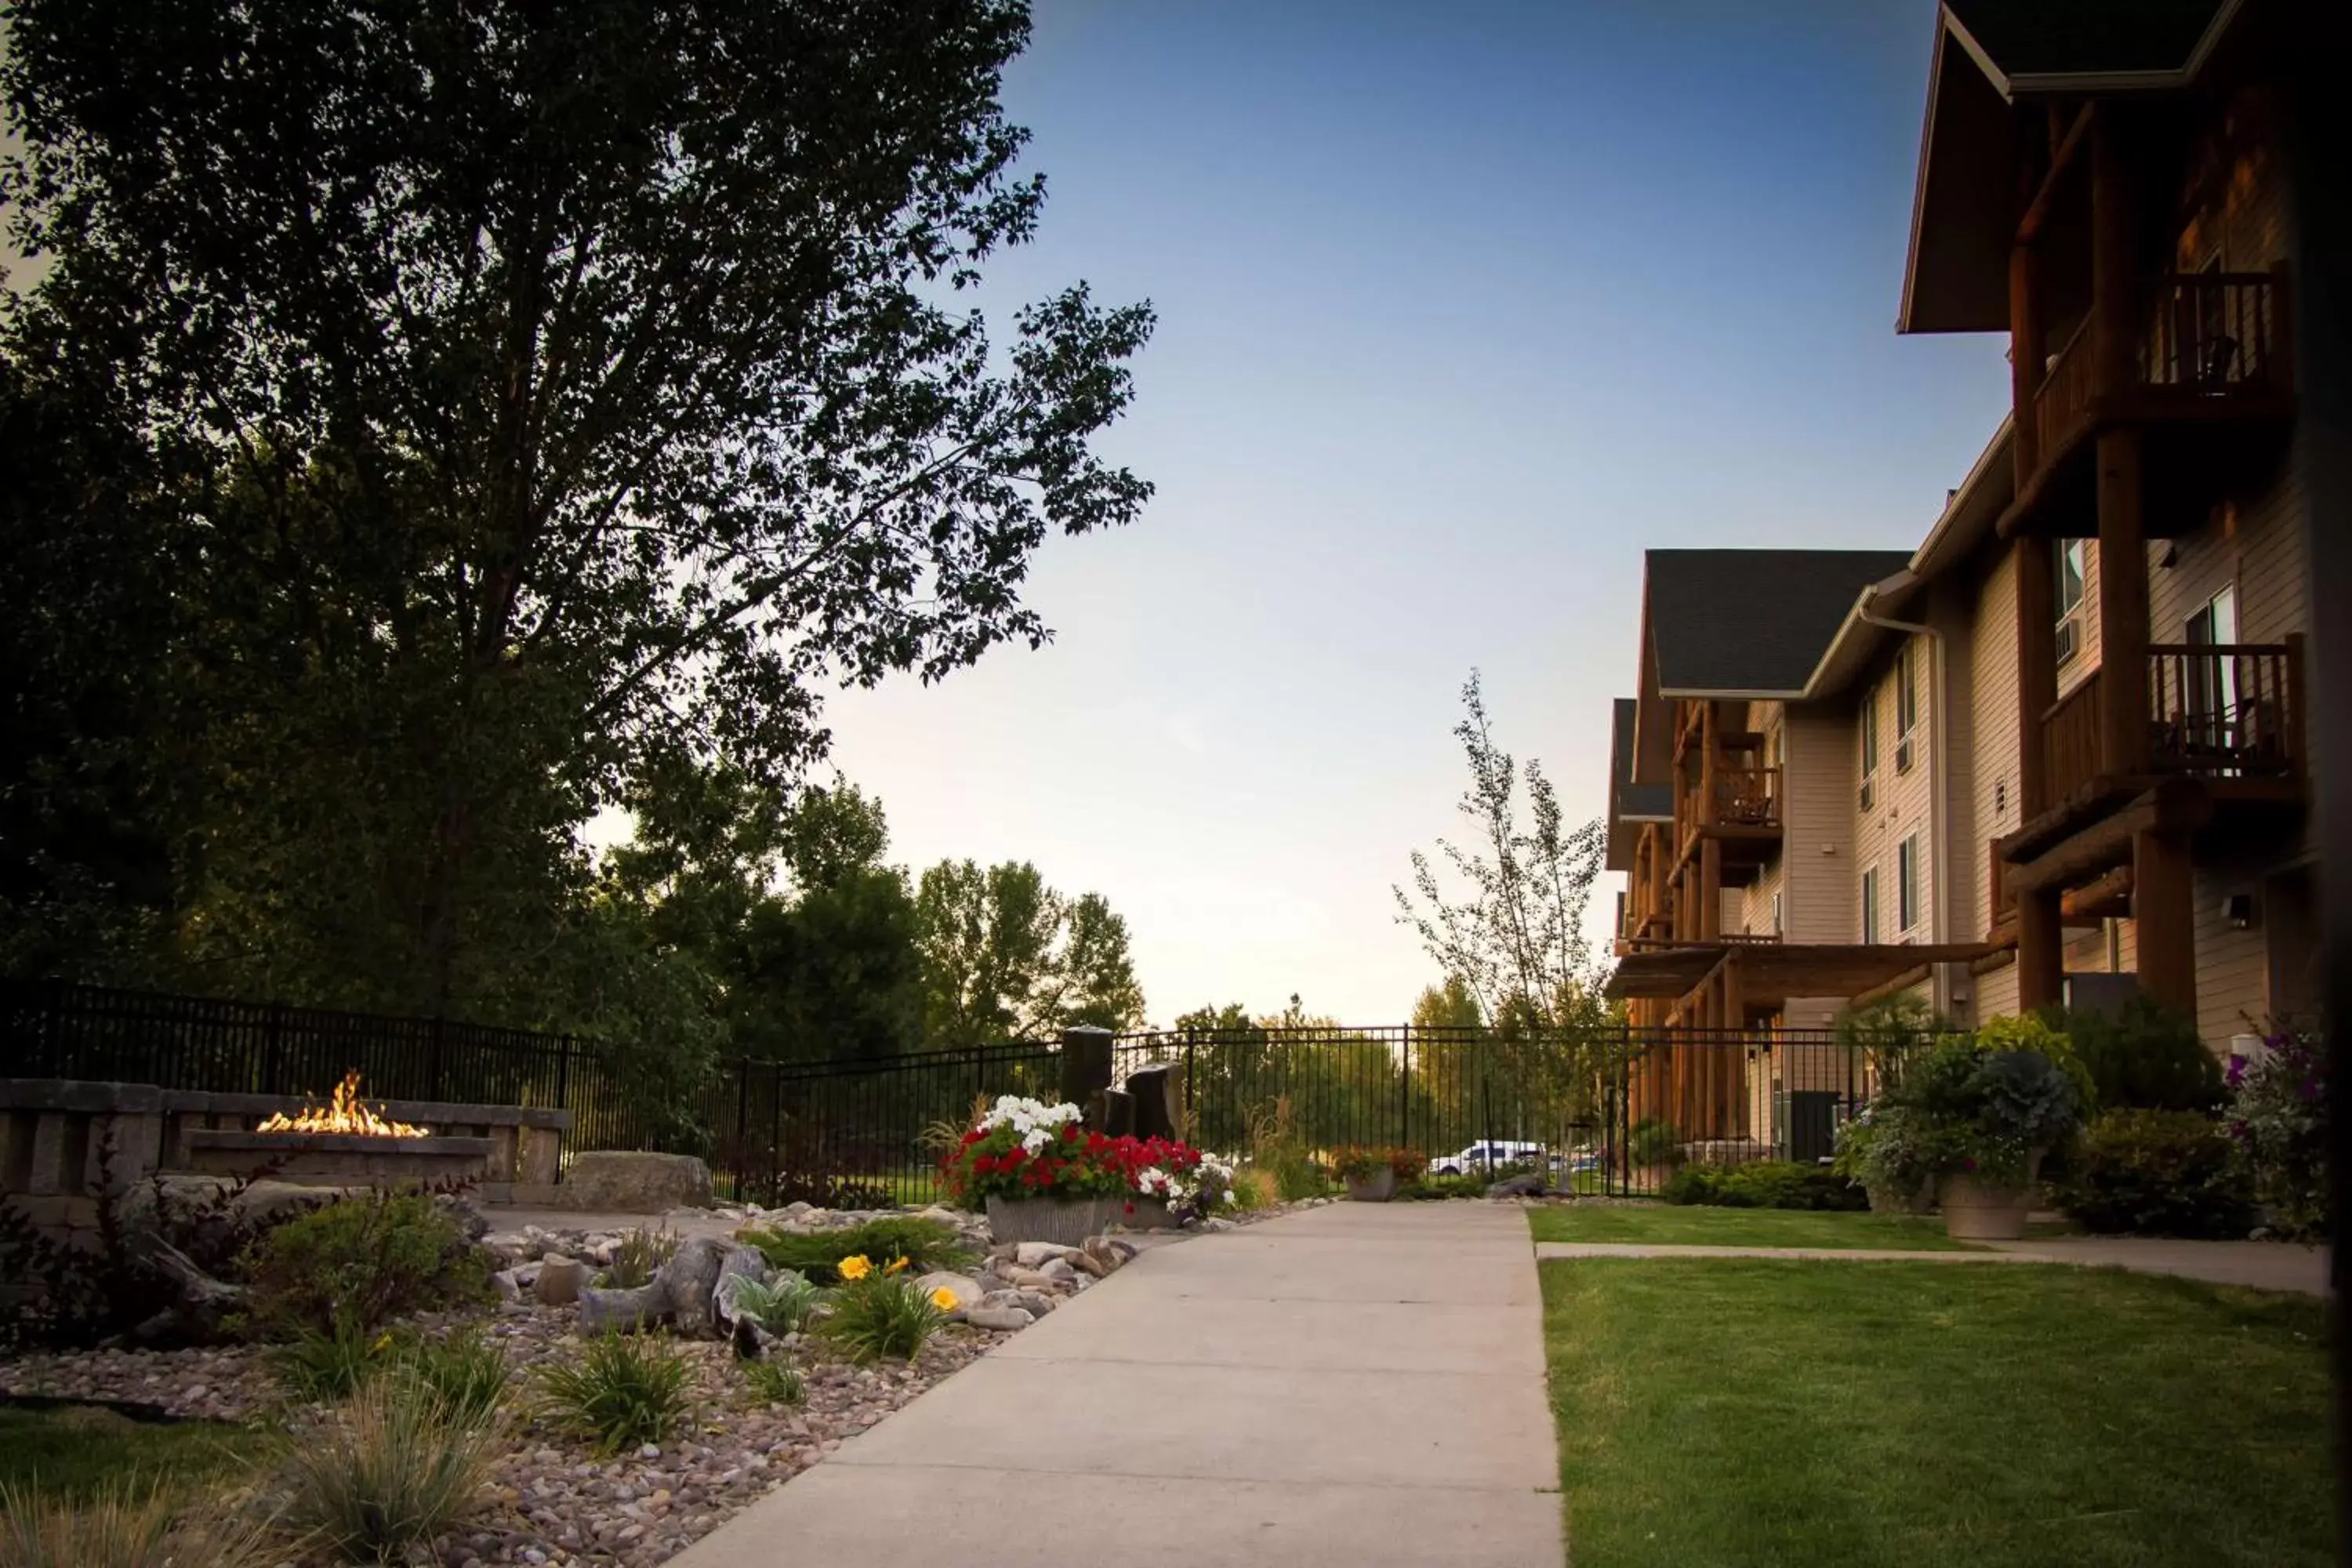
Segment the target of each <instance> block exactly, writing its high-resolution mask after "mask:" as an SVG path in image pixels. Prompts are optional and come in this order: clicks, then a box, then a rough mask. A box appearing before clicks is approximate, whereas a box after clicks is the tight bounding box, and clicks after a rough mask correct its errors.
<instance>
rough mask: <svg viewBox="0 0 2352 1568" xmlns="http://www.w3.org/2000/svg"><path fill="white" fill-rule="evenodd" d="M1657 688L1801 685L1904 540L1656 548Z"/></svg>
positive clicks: (1895, 565) (1652, 595)
mask: <svg viewBox="0 0 2352 1568" xmlns="http://www.w3.org/2000/svg"><path fill="white" fill-rule="evenodd" d="M1647 560H1648V590H1647V591H1648V594H1649V613H1650V637H1651V640H1652V642H1653V644H1654V650H1655V652H1656V655H1657V668H1658V689H1659V690H1660V691H1661V692H1693V693H1696V692H1719V693H1722V694H1725V695H1731V694H1735V693H1748V694H1756V693H1769V692H1797V691H1801V690H1803V689H1804V686H1805V681H1806V679H1807V678H1808V677H1810V676H1811V674H1812V673H1813V667H1814V666H1815V665H1817V664H1819V663H1820V662H1821V658H1822V654H1823V653H1825V652H1827V651H1828V649H1829V646H1830V642H1831V640H1832V638H1834V637H1836V636H1837V629H1838V627H1839V626H1842V625H1843V624H1844V622H1845V616H1846V612H1847V611H1848V610H1851V609H1852V608H1853V602H1854V600H1855V599H1856V598H1857V597H1859V596H1860V595H1861V594H1862V591H1863V590H1864V588H1866V587H1868V586H1869V585H1870V584H1873V583H1876V582H1879V581H1881V580H1883V579H1885V578H1887V577H1892V576H1893V575H1895V574H1896V573H1897V572H1900V571H1902V570H1903V569H1904V568H1905V567H1906V566H1907V565H1909V564H1910V562H1911V552H1909V551H1907V550H1653V551H1651V552H1648V557H1647Z"/></svg>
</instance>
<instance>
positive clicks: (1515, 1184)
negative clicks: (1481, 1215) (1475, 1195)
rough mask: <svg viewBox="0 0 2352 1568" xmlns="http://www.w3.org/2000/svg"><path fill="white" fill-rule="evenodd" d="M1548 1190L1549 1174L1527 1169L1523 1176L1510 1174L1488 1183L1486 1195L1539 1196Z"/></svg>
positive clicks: (1495, 1196)
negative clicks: (1505, 1177) (1501, 1179)
mask: <svg viewBox="0 0 2352 1568" xmlns="http://www.w3.org/2000/svg"><path fill="white" fill-rule="evenodd" d="M1550 1190H1551V1178H1550V1177H1549V1176H1547V1175H1545V1174H1544V1173H1542V1172H1541V1171H1529V1172H1528V1173H1527V1174H1526V1175H1524V1176H1512V1177H1509V1178H1507V1179H1506V1180H1503V1181H1499V1182H1495V1183H1492V1184H1489V1185H1488V1186H1487V1188H1486V1195H1487V1196H1488V1197H1490V1198H1539V1197H1541V1196H1543V1194H1546V1193H1547V1192H1549V1191H1550Z"/></svg>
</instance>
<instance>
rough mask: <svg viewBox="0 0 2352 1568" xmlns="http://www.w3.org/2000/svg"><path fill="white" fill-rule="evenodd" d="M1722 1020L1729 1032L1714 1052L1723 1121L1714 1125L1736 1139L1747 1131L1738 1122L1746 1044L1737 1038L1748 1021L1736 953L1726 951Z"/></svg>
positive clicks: (1745, 1070) (1745, 1086) (1744, 1088)
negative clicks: (1719, 1059)
mask: <svg viewBox="0 0 2352 1568" xmlns="http://www.w3.org/2000/svg"><path fill="white" fill-rule="evenodd" d="M1723 1023H1724V1027H1725V1028H1726V1029H1727V1030H1729V1031H1730V1033H1729V1034H1727V1036H1726V1037H1724V1043H1723V1044H1721V1045H1719V1046H1717V1047H1716V1054H1717V1056H1718V1057H1720V1058H1722V1063H1721V1065H1720V1066H1719V1067H1718V1068H1717V1074H1718V1075H1719V1079H1720V1083H1721V1092H1722V1120H1721V1121H1719V1122H1718V1123H1717V1127H1718V1134H1719V1136H1722V1137H1725V1138H1737V1137H1738V1136H1739V1135H1740V1134H1741V1133H1743V1132H1744V1131H1747V1129H1746V1128H1745V1127H1744V1126H1743V1125H1742V1123H1741V1119H1740V1110H1741V1107H1742V1102H1743V1101H1744V1100H1746V1099H1747V1089H1748V1047H1747V1046H1746V1045H1745V1044H1744V1043H1743V1042H1742V1041H1741V1039H1740V1034H1741V1031H1742V1030H1744V1029H1745V1028H1746V1026H1747V1023H1748V1003H1747V999H1746V998H1745V997H1744V996H1743V995H1742V994H1740V984H1739V954H1738V953H1737V952H1731V953H1726V954H1725V955H1724V959H1723Z"/></svg>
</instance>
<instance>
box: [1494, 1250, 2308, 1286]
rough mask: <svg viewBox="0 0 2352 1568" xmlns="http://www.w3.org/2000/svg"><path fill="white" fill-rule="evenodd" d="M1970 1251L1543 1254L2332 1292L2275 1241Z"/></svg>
mask: <svg viewBox="0 0 2352 1568" xmlns="http://www.w3.org/2000/svg"><path fill="white" fill-rule="evenodd" d="M1985 1247H1986V1249H1985V1250H1980V1251H1970V1252H1900V1251H1889V1250H1885V1249H1882V1248H1876V1247H1678V1246H1673V1245H1670V1244H1666V1243H1650V1242H1623V1241H1539V1242H1538V1243H1536V1256H1537V1257H1538V1258H1545V1259H1559V1258H1777V1259H1779V1260H1780V1261H1782V1262H1816V1263H2068V1264H2074V1265H2075V1266H2077V1267H2080V1268H2123V1269H2128V1270H2130V1271H2131V1272H2132V1273H2135V1274H2172V1275H2178V1276H2179V1277H2180V1278H2181V1279H2202V1280H2205V1281H2207V1282H2208V1283H2210V1284H2214V1285H2242V1286H2245V1287H2246V1288H2247V1289H2254V1290H2286V1291H2293V1292H2294V1293H2296V1294H2299V1295H2305V1296H2325V1295H2326V1294H2327V1293H2328V1284H2327V1268H2328V1255H2327V1252H2326V1248H2324V1247H2294V1246H2289V1245H2287V1244H2285V1243H2283V1242H2274V1241H2166V1240H2161V1239H2158V1238H2156V1237H2127V1236H2063V1237H2046V1238H2043V1239H2040V1240H2034V1241H1995V1242H1990V1243H1987V1244H1985Z"/></svg>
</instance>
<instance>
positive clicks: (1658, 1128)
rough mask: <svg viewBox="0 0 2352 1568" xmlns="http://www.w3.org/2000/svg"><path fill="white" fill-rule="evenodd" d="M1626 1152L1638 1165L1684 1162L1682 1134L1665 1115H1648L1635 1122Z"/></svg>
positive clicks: (1626, 1143) (1626, 1142)
mask: <svg viewBox="0 0 2352 1568" xmlns="http://www.w3.org/2000/svg"><path fill="white" fill-rule="evenodd" d="M1625 1152H1626V1157H1627V1158H1628V1159H1629V1160H1631V1161H1632V1162H1633V1163H1634V1164H1636V1165H1679V1164H1681V1163H1683V1146H1682V1134H1681V1133H1679V1132H1677V1131H1675V1124H1674V1123H1673V1122H1671V1121H1667V1120H1666V1119H1665V1118H1664V1117H1663V1116H1652V1117H1647V1118H1645V1119H1643V1121H1636V1122H1635V1123H1633V1131H1632V1132H1631V1133H1629V1134H1628V1135H1627V1137H1626V1140H1625Z"/></svg>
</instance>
